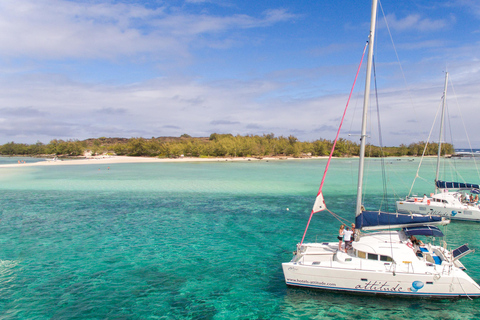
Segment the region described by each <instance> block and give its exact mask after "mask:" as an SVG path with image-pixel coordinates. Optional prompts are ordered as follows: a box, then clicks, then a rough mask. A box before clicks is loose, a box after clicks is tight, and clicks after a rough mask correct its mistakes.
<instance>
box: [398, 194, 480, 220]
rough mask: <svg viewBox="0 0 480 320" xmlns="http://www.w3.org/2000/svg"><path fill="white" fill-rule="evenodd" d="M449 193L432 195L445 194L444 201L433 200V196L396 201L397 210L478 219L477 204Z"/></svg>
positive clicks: (479, 217) (479, 216)
mask: <svg viewBox="0 0 480 320" xmlns="http://www.w3.org/2000/svg"><path fill="white" fill-rule="evenodd" d="M449 194H454V193H446V194H438V195H435V196H434V197H440V196H443V195H445V196H444V198H445V200H444V201H445V202H446V203H445V202H436V201H433V198H428V199H427V200H426V201H415V200H414V198H409V199H407V200H402V201H397V203H396V204H397V212H399V213H409V214H410V213H414V214H423V215H433V216H441V217H447V218H449V219H452V220H463V221H480V207H479V205H478V204H475V205H474V204H466V203H461V202H460V201H458V200H456V199H455V198H454V197H453V196H451V195H449ZM449 198H451V199H449Z"/></svg>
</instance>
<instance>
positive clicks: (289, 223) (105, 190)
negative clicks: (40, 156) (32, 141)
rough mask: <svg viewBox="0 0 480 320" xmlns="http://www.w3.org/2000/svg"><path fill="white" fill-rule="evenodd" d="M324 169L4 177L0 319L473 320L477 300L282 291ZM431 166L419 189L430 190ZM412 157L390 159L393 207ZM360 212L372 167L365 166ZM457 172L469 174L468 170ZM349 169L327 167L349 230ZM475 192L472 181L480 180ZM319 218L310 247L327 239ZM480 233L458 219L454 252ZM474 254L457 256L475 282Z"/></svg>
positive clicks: (328, 193)
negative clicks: (285, 271)
mask: <svg viewBox="0 0 480 320" xmlns="http://www.w3.org/2000/svg"><path fill="white" fill-rule="evenodd" d="M325 163H326V161H325V160H299V161H295V160H291V161H290V160H289V161H269V162H267V161H261V162H256V161H251V162H247V161H245V162H226V161H218V162H203V163H151V164H149V163H143V164H109V165H106V164H105V165H104V164H99V165H82V166H76V165H69V166H39V167H17V168H0V191H1V194H2V197H1V198H0V205H1V208H2V210H1V222H0V318H1V319H343V318H345V319H350V318H354V319H385V318H387V319H404V318H414V317H415V318H424V319H439V318H441V319H476V318H479V317H480V300H474V301H468V300H461V301H457V302H451V301H427V300H408V299H407V300H398V299H389V298H378V297H365V296H355V295H345V294H336V293H326V292H317V291H310V290H303V289H295V288H287V287H286V286H285V283H284V280H283V273H282V270H281V263H282V262H284V261H288V260H290V259H291V252H292V251H293V250H294V249H295V245H296V243H297V242H298V241H299V240H300V239H301V236H302V234H303V231H304V228H305V225H306V222H307V219H308V216H309V213H310V210H311V206H312V205H313V201H314V197H315V195H316V193H317V190H318V185H319V182H320V180H321V176H322V174H323V170H324V165H325ZM434 164H435V162H434V160H433V159H427V164H426V166H425V167H426V168H427V169H426V170H424V171H422V173H421V176H422V178H423V179H425V180H422V179H420V181H419V182H418V183H417V187H416V188H415V190H416V191H415V192H418V193H419V194H420V193H421V194H423V193H424V192H425V191H424V190H426V189H427V192H430V191H431V189H432V188H431V183H430V182H429V181H432V180H433V171H432V170H431V169H432V168H433V167H434ZM417 165H418V159H415V160H414V161H408V160H406V159H402V160H401V161H397V160H396V159H392V160H389V161H387V168H388V172H389V173H388V176H387V178H388V180H389V185H394V186H395V188H392V189H390V190H389V195H390V196H391V197H392V199H390V200H391V201H390V202H391V205H394V203H393V200H394V199H393V198H394V197H395V195H401V196H404V195H405V194H406V193H407V192H408V190H409V188H410V184H411V182H412V179H413V177H414V175H415V171H416V168H417ZM367 168H368V172H369V173H368V174H367V182H368V187H367V188H366V191H367V195H368V200H366V201H365V202H366V204H367V208H372V209H373V208H375V207H377V206H378V205H379V204H380V201H381V197H382V187H381V186H382V184H381V182H380V181H379V180H378V178H379V177H381V172H380V170H379V168H380V162H379V161H378V160H372V161H370V162H369V165H367ZM459 168H461V170H460V171H461V174H462V175H463V176H464V177H465V176H466V177H472V178H474V179H476V180H475V181H477V180H478V178H477V177H476V171H475V170H476V169H475V165H474V163H473V161H471V160H462V162H460V164H459ZM356 170H357V160H352V159H340V160H334V161H333V162H332V168H331V171H330V172H329V176H328V178H327V181H326V185H325V192H324V194H325V198H326V202H327V206H328V207H329V209H330V210H332V211H334V212H336V213H338V214H339V215H341V216H343V217H345V218H347V219H349V220H353V217H352V212H353V205H354V202H355V195H354V194H355V190H356V186H355V184H356ZM475 181H471V182H475ZM338 224H339V223H338V221H337V220H335V219H334V218H333V217H331V216H330V215H328V214H318V215H316V216H314V218H313V220H312V223H311V226H310V229H309V233H308V234H307V240H306V241H313V240H315V239H318V240H334V239H335V235H336V233H337V231H338ZM479 232H480V223H463V222H454V223H452V224H451V225H450V226H449V227H448V233H447V236H448V239H447V240H449V242H450V243H451V244H452V245H461V244H463V243H465V242H468V243H470V245H471V246H472V247H474V248H480V240H477V238H476V237H475V236H472V235H477V234H478V233H479ZM479 261H480V260H479V258H478V254H477V253H474V254H470V255H468V256H466V257H465V258H463V259H462V262H463V263H464V264H465V265H466V267H467V268H468V269H469V270H468V272H469V274H470V275H471V276H472V277H473V278H474V279H475V280H476V281H477V282H480V269H479V268H480V262H479Z"/></svg>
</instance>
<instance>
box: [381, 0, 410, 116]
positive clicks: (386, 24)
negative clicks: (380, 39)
mask: <svg viewBox="0 0 480 320" xmlns="http://www.w3.org/2000/svg"><path fill="white" fill-rule="evenodd" d="M378 3H379V4H380V10H381V11H382V14H383V20H384V21H385V26H386V27H387V31H388V35H389V36H390V41H391V42H392V46H393V51H394V52H395V56H396V57H397V62H398V67H399V68H400V72H401V73H402V77H403V82H404V83H405V88H406V89H407V94H408V98H409V100H410V104H411V106H413V108H412V109H413V113H414V116H415V118H418V116H417V112H416V109H415V104H414V103H413V98H412V93H411V92H410V89H409V88H408V85H407V78H406V77H405V72H403V68H402V64H401V63H400V58H399V57H398V52H397V48H396V47H395V43H394V42H393V37H392V33H391V32H390V27H389V26H388V22H387V17H386V16H385V12H384V11H383V6H382V2H381V1H380V0H379V1H378Z"/></svg>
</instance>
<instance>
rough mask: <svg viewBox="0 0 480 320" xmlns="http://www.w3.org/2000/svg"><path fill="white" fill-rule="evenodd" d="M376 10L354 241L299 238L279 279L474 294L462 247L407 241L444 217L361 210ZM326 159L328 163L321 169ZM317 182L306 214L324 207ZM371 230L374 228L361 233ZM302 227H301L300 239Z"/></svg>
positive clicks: (384, 290) (395, 291) (477, 290)
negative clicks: (345, 244)
mask: <svg viewBox="0 0 480 320" xmlns="http://www.w3.org/2000/svg"><path fill="white" fill-rule="evenodd" d="M376 10H377V0H373V1H372V14H371V24H370V35H369V48H368V62H367V76H366V84H365V96H364V107H363V117H362V130H361V145H360V159H359V172H358V187H357V207H356V220H355V222H356V226H357V235H356V238H355V241H353V243H352V249H350V250H346V252H344V251H340V250H339V246H338V241H335V242H321V243H303V239H302V241H301V242H300V243H299V244H298V245H297V250H296V252H295V253H294V256H293V258H292V260H291V261H289V262H285V263H283V264H282V267H283V272H284V276H285V282H286V284H287V285H289V286H296V287H308V288H316V289H323V290H331V291H340V292H350V293H360V294H381V295H389V296H406V297H427V298H459V297H479V296H480V286H479V285H478V284H477V283H476V282H475V281H473V280H472V279H471V278H470V277H469V276H468V275H467V274H466V273H465V272H464V269H465V268H464V266H463V265H462V264H461V263H460V261H458V259H459V258H460V257H462V256H464V255H465V254H467V253H469V252H471V250H470V249H469V248H468V246H466V245H464V246H462V247H460V248H457V249H456V250H448V249H447V245H446V243H445V242H443V243H442V246H434V245H432V244H426V245H421V246H420V245H416V244H413V243H412V242H411V241H410V240H409V237H411V236H415V235H424V236H433V237H441V236H443V234H442V232H441V231H440V229H438V228H437V227H435V226H434V225H435V224H446V223H448V222H449V221H448V220H447V221H445V220H443V219H442V218H440V217H429V216H421V215H420V216H418V215H398V214H396V213H393V214H392V213H386V212H380V211H374V212H373V211H364V210H363V206H362V187H363V167H364V159H365V144H366V141H365V140H366V124H367V109H368V108H367V107H368V100H369V94H370V77H371V70H372V61H373V44H374V30H375V22H376ZM339 130H340V129H339ZM337 138H338V134H337ZM334 146H335V143H334ZM332 153H333V149H332ZM332 153H331V154H332ZM329 161H330V160H329ZM328 164H329V162H327V168H326V170H325V173H326V171H327V169H328ZM324 178H325V176H324ZM322 186H323V180H322V183H321V185H320V190H319V193H318V195H317V199H316V201H315V204H314V207H313V210H312V214H311V215H310V219H311V217H312V215H313V214H314V213H316V212H319V211H321V210H324V209H325V208H326V206H325V203H324V201H323V195H322V190H321V189H322ZM309 222H310V220H309ZM307 228H308V224H307ZM393 228H398V229H399V230H393ZM372 229H377V231H375V232H370V233H368V232H366V231H367V230H372ZM358 231H360V232H358ZM306 232H307V229H306V230H305V233H304V238H305V234H306Z"/></svg>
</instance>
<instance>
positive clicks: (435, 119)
mask: <svg viewBox="0 0 480 320" xmlns="http://www.w3.org/2000/svg"><path fill="white" fill-rule="evenodd" d="M442 99H443V95H442ZM442 99H440V102H441V101H442ZM441 107H442V105H441V103H440V105H439V106H438V107H437V113H436V114H435V118H434V119H433V124H432V127H431V128H430V132H429V134H428V138H427V142H426V143H425V147H424V148H423V153H422V157H421V158H420V163H419V164H418V168H417V172H416V173H415V178H413V182H412V186H411V187H410V191H409V192H408V196H407V198H408V197H410V195H411V194H412V190H413V186H414V185H415V181H416V180H417V178H418V177H419V175H418V173H419V172H420V167H421V166H422V163H423V159H424V157H425V152H426V151H427V147H428V143H429V141H430V137H431V136H432V132H433V128H434V127H435V122H436V121H437V117H438V114H439V113H440V109H441ZM422 179H423V178H422Z"/></svg>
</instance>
